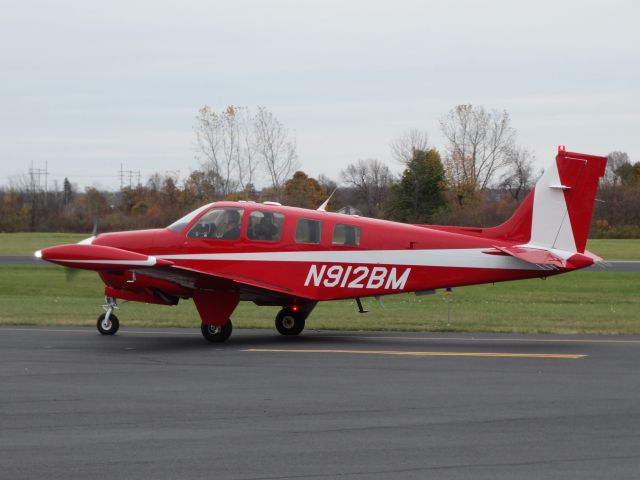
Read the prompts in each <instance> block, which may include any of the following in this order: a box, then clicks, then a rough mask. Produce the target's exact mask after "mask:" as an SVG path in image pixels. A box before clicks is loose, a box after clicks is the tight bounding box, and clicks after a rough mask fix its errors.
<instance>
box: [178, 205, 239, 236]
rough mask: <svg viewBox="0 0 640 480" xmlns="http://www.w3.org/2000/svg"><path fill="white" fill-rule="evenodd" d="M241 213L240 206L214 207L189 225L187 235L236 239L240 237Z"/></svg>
mask: <svg viewBox="0 0 640 480" xmlns="http://www.w3.org/2000/svg"><path fill="white" fill-rule="evenodd" d="M242 213H243V209H242V208H214V209H213V210H210V211H208V212H207V213H205V214H204V215H203V216H202V218H200V220H198V223H196V224H195V225H194V226H193V227H191V230H189V233H187V237H188V238H209V239H217V240H237V239H238V238H239V237H240V223H241V222H242Z"/></svg>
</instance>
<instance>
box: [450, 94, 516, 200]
mask: <svg viewBox="0 0 640 480" xmlns="http://www.w3.org/2000/svg"><path fill="white" fill-rule="evenodd" d="M440 128H441V130H442V133H443V134H444V136H445V138H446V139H447V145H446V154H445V162H444V163H445V169H446V173H447V181H448V182H449V185H450V186H451V188H452V189H453V190H454V191H456V193H457V195H458V198H459V200H460V201H461V202H462V200H463V198H464V197H465V196H466V195H467V194H469V193H473V192H475V191H478V190H482V189H484V188H486V187H488V186H489V184H490V183H491V181H492V180H493V178H494V176H495V175H496V173H498V172H499V171H500V170H501V169H503V168H504V167H505V166H507V165H508V164H509V161H510V160H512V158H513V156H512V152H513V150H514V139H515V130H514V129H513V128H512V127H511V125H510V121H509V114H508V113H507V112H506V111H502V112H498V111H493V112H487V111H486V110H485V109H484V108H483V107H473V106H472V105H458V106H457V107H455V108H453V109H452V110H451V111H450V112H449V113H448V114H447V115H446V116H445V117H443V118H442V119H441V120H440Z"/></svg>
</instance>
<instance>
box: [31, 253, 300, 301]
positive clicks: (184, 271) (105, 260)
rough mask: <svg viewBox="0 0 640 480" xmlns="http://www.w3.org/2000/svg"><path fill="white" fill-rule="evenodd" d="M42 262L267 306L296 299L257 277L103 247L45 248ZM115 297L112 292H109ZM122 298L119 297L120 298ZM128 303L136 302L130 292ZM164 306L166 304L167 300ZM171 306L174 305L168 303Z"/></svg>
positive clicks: (289, 291)
mask: <svg viewBox="0 0 640 480" xmlns="http://www.w3.org/2000/svg"><path fill="white" fill-rule="evenodd" d="M36 256H37V257H39V258H42V259H43V260H46V261H49V262H52V263H56V264H58V265H62V266H65V267H70V268H79V269H84V270H94V271H97V272H102V273H103V274H107V275H108V274H110V273H111V274H112V273H114V272H122V271H130V272H134V273H136V274H140V275H144V276H147V277H152V278H155V279H158V280H161V281H166V282H170V283H173V284H175V285H179V286H180V287H182V288H184V289H188V290H194V291H195V290H211V291H218V292H234V293H237V294H238V295H239V296H240V298H241V299H242V300H252V301H255V302H261V304H265V303H266V304H268V303H271V302H275V301H280V300H282V298H283V297H292V296H295V295H294V293H293V292H292V291H291V289H290V288H288V287H285V286H283V285H278V284H275V283H270V282H266V281H264V280H259V279H256V278H251V277H247V276H242V275H239V274H234V273H231V272H224V271H220V272H218V271H216V272H211V271H206V270H203V269H198V268H193V267H185V266H178V265H175V264H174V263H173V262H172V261H170V260H166V259H162V258H156V257H154V256H151V255H144V254H140V253H135V252H131V251H128V250H123V249H120V248H115V247H107V246H102V245H87V244H71V245H59V246H55V247H49V248H45V249H43V250H39V251H38V252H36ZM126 287H127V288H126V290H127V291H129V292H133V291H135V290H136V286H135V285H134V284H131V285H126ZM111 293H112V294H113V295H112V296H118V295H115V291H111ZM120 297H122V295H120ZM129 297H130V299H131V300H133V299H135V298H136V296H135V294H134V293H130V294H129ZM164 303H167V302H166V301H165V302H164ZM170 303H173V302H170Z"/></svg>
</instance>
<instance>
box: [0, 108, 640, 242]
mask: <svg viewBox="0 0 640 480" xmlns="http://www.w3.org/2000/svg"><path fill="white" fill-rule="evenodd" d="M440 129H441V132H442V134H443V137H444V138H445V140H446V143H445V145H444V146H443V147H442V150H438V149H437V148H435V147H434V146H433V145H431V144H430V143H429V139H428V135H427V132H425V131H422V130H417V129H412V130H409V131H407V132H406V133H405V134H403V135H401V136H400V137H398V138H396V139H395V140H393V141H392V142H391V144H390V150H391V153H392V157H393V159H394V161H395V162H397V164H398V165H399V166H400V167H401V170H402V171H401V173H400V174H399V175H395V174H394V173H393V172H392V170H391V168H389V166H388V165H386V164H385V163H383V162H381V161H379V160H378V159H359V160H356V161H354V162H353V163H351V164H349V165H347V166H346V167H345V168H344V169H343V170H342V171H341V173H340V177H339V178H338V179H330V178H328V177H326V176H324V175H320V176H319V177H318V178H312V177H310V176H309V175H307V174H306V173H305V172H304V171H302V170H299V159H298V154H297V147H296V138H295V134H294V133H293V132H292V131H291V130H290V129H288V128H286V127H285V126H284V125H283V124H282V122H280V121H279V120H278V119H277V118H276V116H275V115H274V114H273V113H272V112H270V111H269V110H268V109H267V108H265V107H258V108H256V109H254V110H252V109H249V108H246V107H235V106H229V107H227V108H226V109H224V110H222V111H215V110H214V109H212V108H211V107H208V106H204V107H202V108H201V109H200V110H199V111H198V112H197V115H196V117H195V124H194V127H193V130H194V136H195V145H196V149H197V158H198V159H199V162H200V166H199V168H197V169H195V170H193V171H191V172H190V174H189V175H188V176H187V177H186V178H185V179H184V180H182V181H180V179H178V178H177V177H176V176H175V175H166V174H165V175H161V174H158V173H156V174H154V175H151V176H150V177H149V178H148V179H147V181H146V183H144V184H139V185H135V186H133V185H132V186H129V187H124V188H122V189H121V190H120V191H118V192H108V191H100V190H98V189H96V188H94V187H87V188H85V189H84V191H79V190H78V189H77V187H75V186H74V185H73V183H72V182H71V181H70V180H69V179H66V178H65V180H64V182H63V183H62V185H59V186H58V185H54V186H53V188H50V189H48V188H47V189H44V188H42V187H41V186H40V185H38V184H37V183H36V182H34V180H33V178H28V177H26V176H25V177H21V178H18V179H14V180H13V181H12V182H11V184H10V185H9V186H8V187H4V188H2V189H1V190H0V231H2V232H17V231H68V232H88V231H91V230H92V229H93V226H94V224H96V223H97V224H98V229H99V231H112V230H126V229H136V228H152V227H163V226H166V225H168V224H169V223H171V222H172V221H173V220H175V219H176V218H179V217H180V216H182V215H183V214H184V213H186V212H188V211H190V210H192V209H194V208H197V207H198V206H200V205H202V204H205V203H209V202H212V201H216V200H223V199H226V200H247V201H258V202H260V201H279V202H281V203H283V204H285V205H291V206H299V207H304V208H317V207H318V206H319V205H320V204H322V203H323V202H324V201H325V200H326V199H327V198H328V197H329V196H331V201H330V203H329V210H332V211H343V212H345V213H356V214H360V215H364V216H370V217H376V218H385V219H390V220H397V221H403V222H409V223H432V224H443V225H446V224H449V225H452V224H453V225H469V226H488V225H495V224H498V223H500V222H501V221H504V220H505V219H507V218H508V217H509V216H510V215H511V214H512V213H513V211H514V210H515V208H517V206H518V205H519V203H520V202H521V201H522V200H523V199H524V197H525V196H526V194H527V193H528V192H529V190H530V189H531V187H532V186H533V185H534V183H535V181H536V180H537V178H538V177H539V175H540V174H541V173H542V172H536V171H535V168H534V156H533V154H532V153H531V152H530V151H528V150H527V149H525V148H523V147H521V146H519V145H518V144H517V142H516V139H517V134H516V130H515V129H514V128H513V126H512V125H511V121H510V118H509V115H508V113H507V112H506V111H497V110H493V111H490V110H487V109H485V108H484V107H481V106H472V105H458V106H456V107H454V108H453V109H451V110H450V111H449V112H448V113H447V114H446V115H444V116H443V117H442V118H441V119H440ZM258 184H262V185H266V186H265V187H263V188H261V189H258V188H257V187H256V185H258ZM598 199H599V200H601V201H599V202H597V204H596V210H595V214H594V222H593V225H592V232H591V234H592V235H595V236H603V237H640V162H636V163H632V162H631V160H630V159H629V157H628V155H627V154H626V153H624V152H612V153H611V154H610V155H609V162H608V165H607V172H606V175H605V178H604V179H603V181H602V182H601V184H600V189H599V194H598Z"/></svg>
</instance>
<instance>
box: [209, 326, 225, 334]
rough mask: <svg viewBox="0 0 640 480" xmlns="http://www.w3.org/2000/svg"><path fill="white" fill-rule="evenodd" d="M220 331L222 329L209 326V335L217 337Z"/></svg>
mask: <svg viewBox="0 0 640 480" xmlns="http://www.w3.org/2000/svg"><path fill="white" fill-rule="evenodd" d="M221 331H222V327H218V326H216V325H209V333H210V334H211V335H218V334H219V333H220V332H221Z"/></svg>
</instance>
